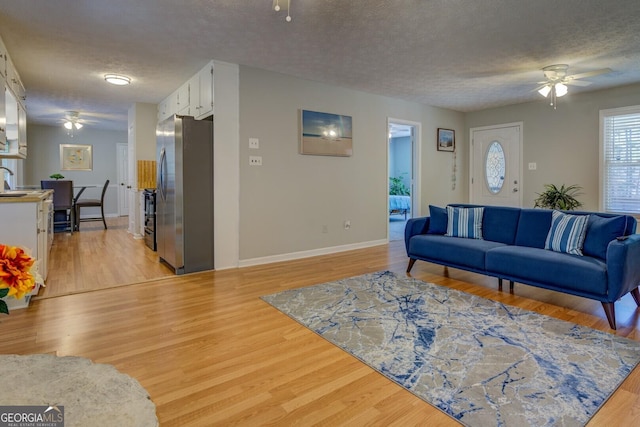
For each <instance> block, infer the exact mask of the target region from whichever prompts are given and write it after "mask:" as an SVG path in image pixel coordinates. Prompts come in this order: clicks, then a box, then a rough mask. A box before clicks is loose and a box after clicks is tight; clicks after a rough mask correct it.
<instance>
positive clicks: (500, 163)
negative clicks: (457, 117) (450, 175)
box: [469, 123, 522, 207]
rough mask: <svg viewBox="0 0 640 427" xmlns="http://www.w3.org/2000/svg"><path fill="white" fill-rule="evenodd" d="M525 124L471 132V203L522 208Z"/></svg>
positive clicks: (511, 124) (489, 127)
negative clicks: (523, 131) (523, 129)
mask: <svg viewBox="0 0 640 427" xmlns="http://www.w3.org/2000/svg"><path fill="white" fill-rule="evenodd" d="M521 146H522V123H510V124H505V125H496V126H487V127H482V128H473V129H471V162H470V165H471V173H470V174H469V176H470V177H471V185H470V188H471V203H473V204H478V205H494V206H516V207H520V206H522V192H521V191H520V188H521V183H522V156H521V153H522V150H521Z"/></svg>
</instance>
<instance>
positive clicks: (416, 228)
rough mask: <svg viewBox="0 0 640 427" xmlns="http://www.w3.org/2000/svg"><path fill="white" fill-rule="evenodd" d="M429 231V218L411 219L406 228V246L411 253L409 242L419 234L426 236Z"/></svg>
mask: <svg viewBox="0 0 640 427" xmlns="http://www.w3.org/2000/svg"><path fill="white" fill-rule="evenodd" d="M428 229H429V217H428V216H423V217H420V218H410V219H409V220H408V221H407V225H406V226H405V228H404V246H405V248H406V250H407V254H408V253H409V240H411V237H413V236H416V235H418V234H425V233H426V232H427V230H428Z"/></svg>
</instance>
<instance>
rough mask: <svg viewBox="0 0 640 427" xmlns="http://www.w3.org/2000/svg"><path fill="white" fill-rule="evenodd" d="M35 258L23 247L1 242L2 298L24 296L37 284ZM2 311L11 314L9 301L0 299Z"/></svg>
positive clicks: (0, 290) (0, 289)
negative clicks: (32, 268)
mask: <svg viewBox="0 0 640 427" xmlns="http://www.w3.org/2000/svg"><path fill="white" fill-rule="evenodd" d="M34 263H35V260H34V259H33V258H31V257H30V256H29V255H27V254H26V253H25V251H24V250H23V249H21V248H18V247H15V246H8V245H2V244H0V298H2V297H5V296H10V297H14V298H16V299H20V298H23V297H24V296H25V294H27V293H29V292H31V291H32V290H33V288H34V287H35V286H36V279H35V277H34V275H33V274H32V273H31V267H33V265H34ZM0 313H5V314H9V309H8V308H7V303H6V302H4V301H2V300H0Z"/></svg>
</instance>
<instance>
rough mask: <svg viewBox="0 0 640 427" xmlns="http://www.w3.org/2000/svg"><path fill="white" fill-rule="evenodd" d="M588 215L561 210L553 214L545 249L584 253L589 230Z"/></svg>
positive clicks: (574, 253)
mask: <svg viewBox="0 0 640 427" xmlns="http://www.w3.org/2000/svg"><path fill="white" fill-rule="evenodd" d="M588 220H589V216H587V215H569V214H565V213H562V212H559V211H553V213H552V214H551V228H550V229H549V233H548V234H547V241H546V242H545V244H544V248H545V249H551V250H552V251H555V252H566V253H568V254H573V255H582V245H583V243H584V237H585V234H586V231H587V221H588Z"/></svg>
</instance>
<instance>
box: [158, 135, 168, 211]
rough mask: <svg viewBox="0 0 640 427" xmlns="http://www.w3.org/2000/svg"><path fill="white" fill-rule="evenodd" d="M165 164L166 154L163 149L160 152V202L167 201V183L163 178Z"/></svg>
mask: <svg viewBox="0 0 640 427" xmlns="http://www.w3.org/2000/svg"><path fill="white" fill-rule="evenodd" d="M166 163H167V153H166V152H165V151H164V147H163V148H162V150H160V174H159V175H160V197H162V200H166V199H167V183H166V180H165V176H164V170H165V164H166Z"/></svg>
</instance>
